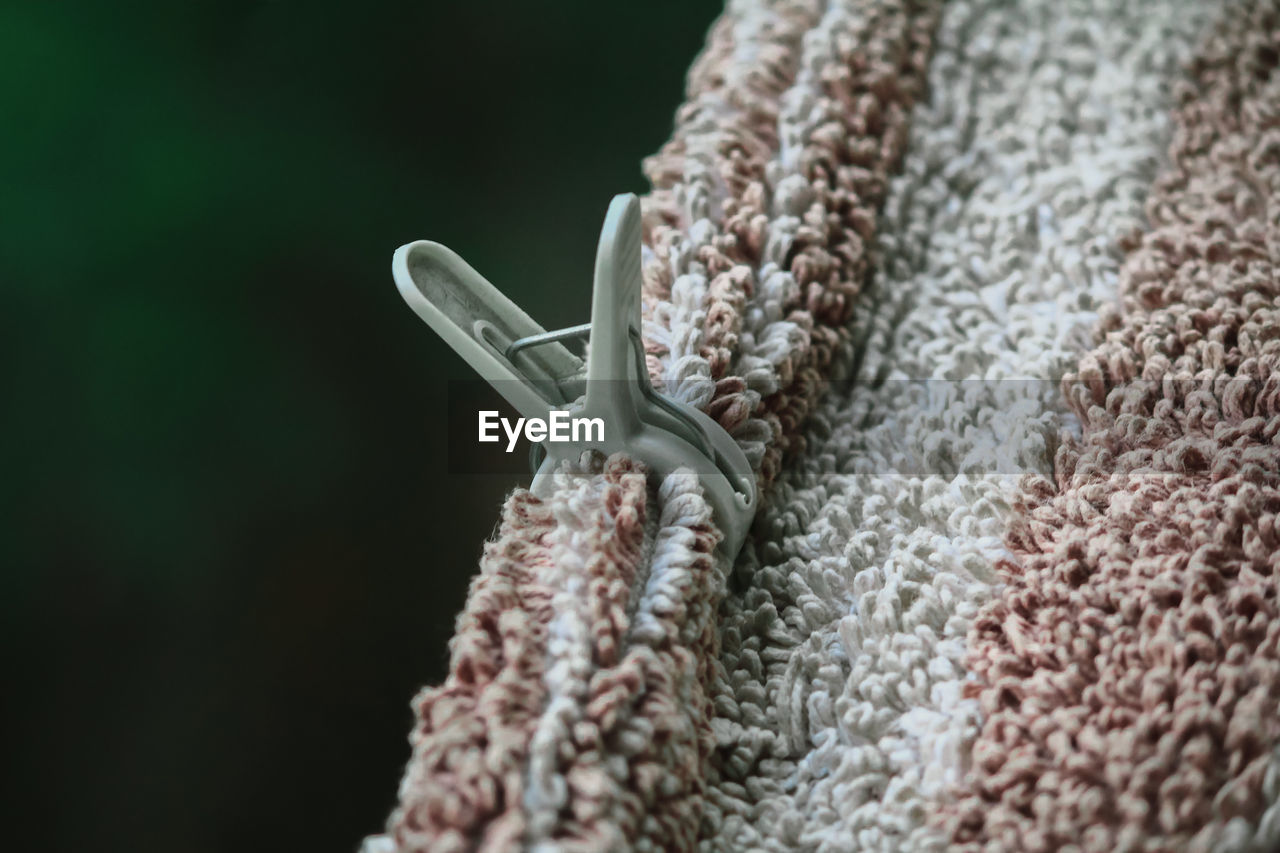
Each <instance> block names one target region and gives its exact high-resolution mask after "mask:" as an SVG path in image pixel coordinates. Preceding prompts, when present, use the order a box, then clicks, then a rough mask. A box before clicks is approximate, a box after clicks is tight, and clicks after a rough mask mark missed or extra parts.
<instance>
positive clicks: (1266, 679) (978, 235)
mask: <svg viewBox="0 0 1280 853" xmlns="http://www.w3.org/2000/svg"><path fill="white" fill-rule="evenodd" d="M1278 66H1280V0H1231V2H1227V3H1222V4H1206V3H1203V2H1200V0H1148V2H1146V3H1141V4H1134V3H1123V2H1119V0H1109V1H1108V0H1065V2H1063V0H1056V2H1055V0H1016V2H1005V1H1004V0H956V1H955V2H951V3H947V4H945V5H943V4H942V3H940V2H925V0H916V1H915V2H912V0H844V2H836V0H832V2H826V3H818V2H802V0H790V2H768V0H751V1H750V2H737V1H736V0H734V2H730V3H729V5H728V7H727V8H726V10H725V12H724V14H723V15H722V16H721V18H720V19H719V20H718V21H717V22H716V24H715V25H714V26H713V27H712V30H711V32H710V34H709V37H708V43H707V46H706V48H705V50H704V51H703V53H702V54H701V55H700V56H699V58H698V59H697V60H696V61H695V63H694V65H693V67H692V70H691V71H690V75H689V87H688V92H687V97H686V102H685V104H684V105H683V106H682V107H681V108H680V110H679V111H678V113H677V117H676V127H675V131H674V133H673V136H672V138H671V141H670V142H669V143H668V144H667V145H666V146H665V147H664V148H663V149H662V151H661V152H660V153H659V154H657V155H656V156H654V157H653V158H651V159H650V160H649V161H647V163H646V171H647V174H648V175H649V177H650V180H651V181H652V183H653V191H652V193H651V194H650V195H649V196H648V197H647V198H646V199H645V200H644V212H645V226H646V228H645V244H646V245H645V250H644V276H645V292H644V313H645V328H644V335H645V344H646V350H647V352H648V356H649V368H650V372H651V375H652V377H653V380H654V383H655V385H656V386H658V387H659V388H660V389H661V390H663V391H664V393H667V394H669V395H671V396H673V397H676V398H678V399H681V400H684V401H686V402H689V403H691V404H693V405H696V406H698V407H700V408H702V409H703V410H704V411H706V412H707V413H708V414H710V415H711V416H712V417H714V418H716V419H717V420H718V421H719V422H720V423H721V424H722V425H723V426H724V427H725V428H726V430H728V431H729V432H730V434H731V435H732V436H733V437H734V438H735V439H736V440H737V441H738V442H739V443H740V444H741V446H742V447H743V449H744V450H745V451H746V452H747V454H748V457H749V458H750V460H751V462H752V464H753V466H754V467H755V469H756V471H757V476H758V478H759V482H760V485H761V487H762V494H763V497H764V500H763V501H762V506H761V508H760V510H759V512H758V514H757V518H756V521H755V524H754V526H753V529H752V533H751V536H750V537H749V539H748V541H747V543H746V545H745V546H744V548H743V551H742V553H741V554H740V555H739V556H738V558H737V560H736V562H735V563H734V565H732V566H730V565H727V564H726V563H725V561H724V560H723V558H721V557H720V556H719V555H718V554H717V553H716V551H715V546H716V544H717V542H718V540H719V536H720V534H719V532H718V530H717V529H716V527H715V525H714V521H713V519H712V516H711V513H710V510H709V507H708V505H707V503H706V502H705V500H704V499H703V497H702V494H701V492H700V489H699V487H698V484H697V480H696V478H694V477H692V476H689V475H687V474H683V473H679V472H678V473H676V474H674V475H672V476H670V477H668V478H666V480H665V481H663V482H662V483H660V484H657V485H656V486H653V485H650V484H649V483H648V482H647V479H646V475H645V472H644V470H643V467H642V466H641V465H640V464H639V463H637V462H635V461H633V460H629V459H626V458H624V457H622V456H617V457H612V458H609V459H601V458H595V457H590V456H586V457H584V458H583V460H582V461H581V462H580V464H579V465H577V466H575V467H569V468H566V469H565V470H564V471H562V472H561V473H559V474H558V475H557V479H556V481H555V484H554V486H555V487H554V489H553V490H552V493H551V494H550V495H549V496H547V497H544V498H538V497H534V496H533V495H531V494H529V493H528V492H526V491H523V490H517V491H516V492H515V493H514V494H513V495H512V496H511V497H510V498H509V499H508V501H507V504H506V506H505V508H504V510H503V521H502V525H501V527H500V530H499V533H498V535H497V537H496V538H495V540H494V541H492V542H490V543H489V544H488V545H487V546H486V549H485V555H484V558H483V560H482V562H481V566H480V572H479V574H478V575H477V576H476V578H475V579H474V581H473V584H472V588H471V592H470V595H469V597H468V600H467V603H466V605H465V608H464V610H463V612H462V613H461V614H460V616H459V618H458V625H457V631H456V634H455V637H454V639H453V641H452V642H451V644H450V652H451V658H450V670H449V675H448V677H447V678H446V680H445V682H444V683H443V684H442V685H440V686H438V687H432V688H428V689H426V690H424V691H423V692H422V693H420V694H419V696H418V697H416V698H415V700H414V711H415V715H416V719H417V723H416V726H415V728H414V731H413V733H412V735H411V738H410V740H411V744H412V756H411V758H410V760H409V764H408V767H407V769H406V772H405V776H404V779H403V782H402V784H401V789H400V802H399V805H398V807H397V808H396V810H395V811H394V813H393V814H392V816H391V818H390V820H389V823H388V829H387V833H386V834H385V835H382V836H378V837H376V838H372V839H369V840H368V841H367V842H366V849H367V850H369V851H383V850H385V851H402V852H403V853H409V851H433V853H434V851H450V850H459V851H461V850H509V849H538V850H624V849H642V850H676V849H682V850H683V849H693V848H695V847H700V848H703V849H707V850H722V849H723V850H756V849H763V850H792V849H802V850H890V851H896V850H943V849H951V848H953V847H954V848H957V849H974V850H979V849H981V850H993V851H1004V850H1008V851H1024V850H1025V851H1040V850H1046V851H1047V850H1059V849H1078V850H1099V851H1104V850H1105V851H1109V850H1183V849H1191V850H1206V851H1210V850H1215V851H1216V850H1223V851H1226V850H1241V851H1243V850H1259V851H1264V850H1274V849H1280V805H1278V803H1280V602H1278V601H1277V584H1278V583H1280V580H1278V578H1277V575H1278V573H1280V556H1277V555H1278V554H1280V523H1278V522H1277V512H1278V511H1280V275H1278V274H1277V269H1276V262H1277V258H1278V257H1280V254H1278V252H1280V68H1278Z"/></svg>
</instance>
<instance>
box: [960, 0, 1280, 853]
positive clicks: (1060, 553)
mask: <svg viewBox="0 0 1280 853" xmlns="http://www.w3.org/2000/svg"><path fill="white" fill-rule="evenodd" d="M1278 12H1280V10H1277V9H1276V7H1275V5H1274V4H1272V3H1267V2H1251V3H1247V4H1243V5H1239V6H1236V7H1233V8H1232V14H1230V15H1227V16H1226V17H1225V19H1224V23H1223V27H1222V31H1221V32H1220V33H1219V34H1217V35H1216V36H1215V37H1214V38H1213V39H1212V40H1210V41H1209V43H1208V44H1207V45H1206V46H1205V47H1204V49H1203V52H1202V53H1201V55H1200V57H1199V58H1198V59H1197V60H1196V63H1195V65H1194V68H1193V69H1192V75H1191V79H1190V80H1189V81H1188V82H1187V83H1185V84H1183V85H1181V86H1179V88H1178V96H1179V97H1178V100H1179V105H1178V109H1177V112H1176V122H1177V128H1176V136H1175V143H1174V145H1173V149H1172V157H1171V160H1172V162H1171V164H1170V166H1169V168H1168V169H1167V170H1166V171H1165V173H1164V174H1163V175H1162V176H1161V178H1160V180H1159V181H1158V183H1157V184H1156V186H1155V189H1154V192H1153V194H1152V197H1151V198H1150V200H1149V202H1148V206H1147V209H1148V215H1149V217H1150V221H1151V230H1150V231H1149V232H1148V233H1146V234H1144V235H1143V236H1142V238H1141V240H1140V241H1139V242H1137V243H1136V245H1135V246H1134V247H1133V250H1132V252H1131V253H1130V254H1129V256H1128V258H1127V259H1126V261H1125V265H1124V269H1123V273H1122V276H1121V281H1120V293H1121V296H1122V299H1121V301H1120V303H1119V305H1118V306H1117V307H1116V308H1115V309H1114V310H1109V311H1108V312H1107V313H1106V315H1105V317H1104V319H1103V321H1102V323H1101V324H1100V327H1099V331H1100V334H1101V336H1102V340H1101V342H1100V343H1099V344H1098V345H1097V347H1096V348H1094V349H1093V350H1091V351H1090V352H1089V353H1088V354H1087V355H1085V356H1084V357H1083V358H1082V359H1081V360H1080V364H1079V367H1078V369H1077V370H1076V371H1074V372H1073V373H1072V374H1071V375H1069V376H1068V377H1067V378H1066V379H1065V380H1064V383H1063V385H1064V391H1065V393H1066V396H1067V398H1068V400H1069V401H1070V403H1071V406H1072V409H1073V411H1074V412H1075V414H1076V415H1077V416H1078V417H1079V419H1080V422H1081V424H1082V428H1083V434H1082V436H1081V437H1080V438H1079V439H1078V440H1074V441H1070V442H1068V443H1067V444H1065V445H1064V446H1063V447H1062V448H1061V449H1060V450H1059V452H1058V456H1057V459H1056V461H1055V465H1054V470H1053V472H1052V477H1051V478H1050V477H1039V478H1035V479H1033V480H1031V481H1030V482H1029V483H1028V484H1027V486H1026V487H1025V491H1024V493H1023V496H1022V511H1021V512H1020V513H1019V515H1018V517H1017V518H1016V519H1015V521H1014V523H1013V526H1012V529H1011V531H1010V534H1009V542H1010V547H1011V550H1012V554H1011V555H1010V558H1009V560H1008V561H1006V562H1003V563H1002V564H1001V566H1000V568H1001V573H1002V577H1003V578H1005V579H1006V580H1007V586H1006V588H1005V589H1004V591H1003V592H1002V594H1001V595H1000V596H999V597H998V598H997V599H996V600H995V601H993V602H992V603H991V604H989V605H988V606H987V607H985V608H984V609H983V611H982V612H981V613H980V615H979V616H978V619H977V621H976V623H975V625H974V627H973V634H972V638H971V641H970V650H969V655H968V661H969V665H970V667H971V669H972V670H973V671H974V673H975V674H976V675H977V676H978V681H977V683H976V684H974V685H971V686H970V687H969V688H968V692H969V694H970V695H973V696H976V697H977V698H978V700H979V702H980V704H981V711H982V713H983V717H984V722H983V728H982V735H981V737H980V738H979V739H978V741H977V743H976V744H975V745H974V747H973V758H974V766H973V770H972V772H971V774H970V775H969V776H968V778H967V780H966V781H967V784H966V789H967V791H968V795H967V796H966V797H965V799H964V801H963V803H962V805H961V811H960V820H959V822H958V825H957V827H956V830H955V838H956V840H958V841H969V840H972V841H974V842H977V843H982V842H995V843H994V844H992V845H991V846H994V847H997V848H999V849H1020V850H1033V851H1034V850H1054V849H1060V848H1061V847H1062V846H1064V845H1066V844H1069V843H1077V844H1081V845H1083V846H1084V847H1085V848H1087V849H1091V850H1113V849H1118V848H1124V849H1159V850H1172V849H1178V850H1188V849H1195V850H1228V849H1230V850H1243V849H1256V850H1275V849H1277V848H1278V847H1280V833H1278V830H1280V825H1277V820H1276V814H1275V802H1274V800H1271V802H1268V801H1267V800H1268V796H1267V795H1266V794H1265V793H1264V784H1263V783H1264V780H1265V779H1266V777H1267V775H1268V773H1271V774H1273V775H1274V773H1275V768H1274V760H1275V759H1274V753H1273V751H1274V750H1275V748H1276V746H1277V745H1278V744H1280V713H1277V697H1280V601H1277V592H1278V589H1277V586H1278V584H1280V526H1278V525H1277V512H1278V511H1280V440H1277V439H1278V438H1280V276H1278V275H1277V273H1278V270H1277V260H1278V256H1277V254H1276V250H1277V248H1280V230H1278V226H1280V69H1277V59H1278V58H1280V13H1278ZM1270 787H1271V788H1272V791H1271V794H1270V796H1271V797H1274V780H1272V782H1271V784H1270ZM1264 812H1266V815H1265V817H1264ZM1260 819H1261V820H1260Z"/></svg>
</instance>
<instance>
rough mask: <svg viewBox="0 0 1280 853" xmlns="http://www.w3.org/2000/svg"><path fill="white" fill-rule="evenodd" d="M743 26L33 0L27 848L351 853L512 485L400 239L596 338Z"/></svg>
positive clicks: (19, 170)
mask: <svg viewBox="0 0 1280 853" xmlns="http://www.w3.org/2000/svg"><path fill="white" fill-rule="evenodd" d="M718 6H719V4H718V3H715V2H691V0H646V2H643V3H641V2H632V3H613V2H610V3H598V2H596V3H592V2H586V0H564V2H559V3H553V4H552V3H536V4H535V3H520V2H493V0H490V2H466V3H462V2H459V3H454V4H447V5H446V4H436V3H430V2H414V3H409V2H382V0H366V2H361V3H332V2H330V3H326V2H313V3H309V4H285V3H266V2H242V1H241V0H220V2H217V3H213V2H204V0H201V1H200V2H184V3H172V2H169V3H159V2H144V3H129V4H100V3H90V2H79V3H62V4H53V3H49V4H36V3H29V4H25V8H24V7H23V4H19V5H17V6H14V5H12V4H5V5H4V6H2V7H0V63H2V64H3V65H4V68H3V73H0V121H2V123H3V124H2V128H3V129H2V130H0V155H2V156H0V198H2V199H3V202H2V204H3V206H2V208H0V210H3V215H2V217H0V226H2V227H0V356H2V357H3V360H4V365H5V370H4V372H3V381H4V383H5V394H4V397H3V400H4V417H3V425H4V429H3V435H2V436H0V437H2V438H3V441H2V442H0V447H2V448H3V449H2V450H0V453H2V454H3V459H2V460H0V462H2V464H3V468H2V469H0V472H2V474H3V482H4V487H3V488H0V501H3V506H0V511H2V515H0V518H3V522H2V524H3V536H2V541H3V542H4V546H5V547H4V552H3V554H0V561H2V562H3V565H4V572H3V577H4V580H5V592H4V595H3V605H0V606H3V612H4V619H3V630H4V632H5V636H4V638H3V639H4V648H5V650H6V657H7V669H8V671H9V672H11V673H12V674H13V675H14V678H13V679H12V680H11V681H10V683H9V684H8V686H7V689H6V694H7V698H8V701H7V702H6V706H8V707H13V708H15V709H16V710H17V712H18V720H17V722H16V724H11V725H10V726H7V727H6V730H7V738H6V739H7V740H8V741H9V742H8V743H7V744H5V746H4V749H5V754H6V759H7V760H6V776H7V777H8V781H9V786H8V787H9V789H10V790H11V791H12V792H13V793H12V795H11V797H10V800H11V803H13V804H14V805H15V806H16V807H17V808H18V810H19V811H18V814H19V823H18V825H17V826H16V827H15V829H16V830H17V832H12V831H11V832H10V833H8V834H7V835H8V837H9V839H10V842H12V841H13V840H14V838H15V837H21V836H24V835H28V834H33V835H34V836H35V837H38V838H39V839H40V840H39V841H38V843H36V844H35V846H30V847H28V848H27V849H33V850H34V849H39V850H90V849H92V850H104V849H122V850H133V851H150V850H157V851H158V850H166V851H191V853H201V851H215V850H217V851H221V850H229V849H240V850H260V849H261V850H265V849H275V850H351V849H353V848H354V847H355V846H356V844H357V843H358V841H359V839H360V838H361V836H363V835H364V834H366V833H370V832H375V831H378V830H379V829H380V828H381V825H382V821H383V819H384V818H385V816H386V813H387V811H388V810H389V808H390V807H391V806H392V804H393V802H394V798H395V790H396V785H397V783H398V781H399V775H400V770H401V767H402V765H403V763H404V761H405V760H406V758H407V757H408V745H407V741H406V735H407V732H408V729H409V726H410V719H411V718H410V713H409V708H408V702H409V699H410V698H411V696H412V695H413V693H414V692H415V691H416V690H417V688H418V687H419V686H420V685H422V684H424V683H431V682H437V681H439V680H440V679H441V678H442V677H443V673H444V667H445V662H446V648H445V644H446V642H447V640H448V637H449V636H450V634H451V630H452V621H453V618H454V615H455V614H456V612H457V610H458V609H459V607H460V606H461V604H462V601H463V597H464V594H465V590H466V585H467V582H468V580H469V578H470V576H471V574H472V572H473V571H474V569H475V565H476V558H477V556H478V554H479V552H480V548H481V544H482V542H483V540H484V538H485V537H486V536H488V535H489V533H490V532H491V530H492V529H493V526H494V524H495V523H496V521H497V519H498V507H499V505H500V503H501V500H502V497H503V495H504V494H505V493H506V491H507V490H509V489H510V488H511V487H512V486H514V485H517V484H519V483H521V482H522V481H523V479H524V478H521V477H516V476H511V477H502V476H470V477H466V476H457V475H450V474H449V473H448V468H447V464H446V462H445V460H446V458H447V457H446V453H447V452H448V448H447V447H446V443H445V441H444V425H445V420H446V419H445V412H444V411H443V409H444V400H445V387H446V383H447V381H448V380H449V379H450V378H461V377H467V376H469V375H471V374H470V371H469V369H468V368H467V367H466V366H465V364H464V363H463V362H462V361H461V360H460V359H458V358H457V357H456V356H454V355H453V354H452V352H451V351H449V350H448V349H447V348H446V347H445V346H444V345H443V344H441V343H440V342H439V341H438V340H437V339H436V338H435V336H434V334H433V333H432V332H431V331H430V330H429V329H428V328H427V326H426V325H425V324H423V323H422V322H421V321H420V320H418V319H417V317H415V316H414V315H413V314H412V312H411V311H410V310H409V309H408V308H407V307H406V306H404V304H403V303H402V302H401V301H400V298H399V296H398V295H397V293H396V291H395V288H394V286H393V284H392V281H391V276H390V271H389V266H390V260H391V253H392V251H393V250H394V249H395V247H396V246H398V245H400V244H401V243H404V242H407V241H409V240H412V239H417V238H424V237H425V238H431V239H435V240H438V241H440V242H443V243H445V244H446V245H448V246H450V247H452V248H454V249H455V250H456V251H458V252H459V253H460V254H461V255H462V256H463V257H465V258H467V259H468V260H469V261H470V262H471V263H472V264H473V265H474V266H476V267H477V268H478V269H479V270H480V271H481V272H482V273H484V274H485V275H486V276H487V277H488V278H490V279H491V280H492V281H494V282H495V283H497V284H498V285H499V287H501V288H503V289H504V290H505V291H506V292H507V293H508V294H509V295H511V296H512V298H513V299H515V300H516V301H517V302H518V303H519V304H521V305H522V306H524V307H525V308H526V309H527V310H528V311H530V313H532V314H533V316H534V317H535V318H537V319H539V320H540V321H541V322H542V323H543V325H544V326H546V327H547V328H553V327H556V326H559V325H567V324H570V323H577V322H584V321H585V320H586V319H587V316H588V308H589V305H588V301H589V298H590V272H591V266H592V258H593V254H594V250H595V241H596V238H597V236H598V232H599V227H600V223H601V221H602V217H603V215H604V211H605V208H606V206H607V205H608V202H609V199H610V197H611V196H612V195H613V194H614V193H617V192H624V191H641V192H642V191H644V190H645V189H646V184H645V182H644V180H643V177H642V176H641V173H640V169H639V162H640V160H641V158H642V157H644V156H645V155H647V154H649V153H652V152H654V151H656V150H657V149H658V148H659V147H660V145H661V144H662V142H663V141H664V140H665V139H666V138H667V136H668V135H669V133H670V129H671V123H672V117H673V113H674V110H675V108H676V106H677V105H678V103H679V102H680V100H681V95H682V92H683V81H684V76H685V73H686V71H687V69H688V66H689V63H690V61H691V60H692V58H693V57H694V55H695V54H696V52H697V51H698V49H699V48H700V47H701V44H702V42H703V38H704V36H705V33H706V30H707V27H708V25H709V24H710V22H711V20H712V19H713V17H714V16H715V14H716V12H717V11H718Z"/></svg>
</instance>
